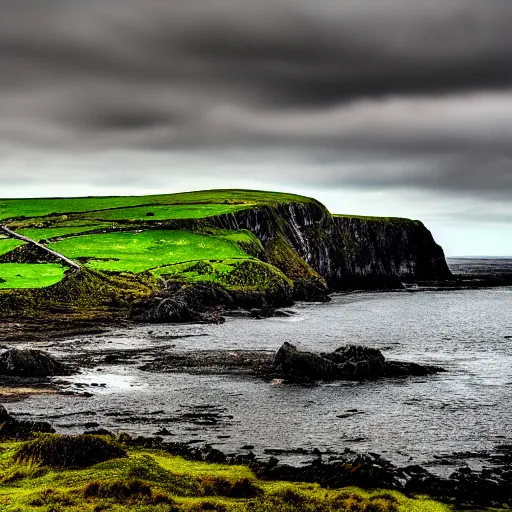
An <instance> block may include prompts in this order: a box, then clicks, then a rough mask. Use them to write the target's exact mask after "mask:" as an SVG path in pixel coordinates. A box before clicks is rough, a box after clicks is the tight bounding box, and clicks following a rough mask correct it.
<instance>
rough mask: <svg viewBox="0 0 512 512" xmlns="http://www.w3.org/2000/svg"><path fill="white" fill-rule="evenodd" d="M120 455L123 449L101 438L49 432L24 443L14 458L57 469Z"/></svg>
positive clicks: (84, 464) (121, 455)
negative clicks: (49, 433)
mask: <svg viewBox="0 0 512 512" xmlns="http://www.w3.org/2000/svg"><path fill="white" fill-rule="evenodd" d="M119 457H126V452H125V451H124V450H123V449H122V448H120V447H119V446H118V445H116V444H114V443H112V442H110V441H106V440H105V439H103V438H101V437H98V436H89V435H81V436H61V435H57V434H52V435H46V436H41V437H39V438H38V439H36V440H34V441H30V442H28V443H25V444H23V445H22V446H21V447H20V448H19V449H18V451H17V452H16V454H15V455H14V460H15V461H16V462H31V463H35V464H40V465H42V466H51V467H57V468H84V467H88V466H92V465H94V464H97V463H99V462H104V461H106V460H110V459H116V458H119Z"/></svg>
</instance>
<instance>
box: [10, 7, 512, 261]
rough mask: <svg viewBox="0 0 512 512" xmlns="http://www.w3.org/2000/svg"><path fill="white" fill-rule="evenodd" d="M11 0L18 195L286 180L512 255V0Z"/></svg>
mask: <svg viewBox="0 0 512 512" xmlns="http://www.w3.org/2000/svg"><path fill="white" fill-rule="evenodd" d="M0 7H1V13H2V15H1V17H0V197H27V196H32V197H34V196H35V197H37V196H61V195H68V196H69V195H73V196H76V195H91V194H98V195H111V194H144V193H165V192H177V191H184V190H194V189H204V188H227V187H240V188H258V189H273V190H286V191H293V192H298V193H302V194H305V195H309V196H314V197H316V198H318V199H320V200H321V201H322V202H324V203H325V204H326V205H327V206H328V207H329V209H330V210H331V211H333V212H339V213H360V214H367V215H386V216H392V215H398V216H407V217H414V218H419V219H421V220H423V221H424V222H425V223H426V224H427V226H428V227H429V228H430V229H431V230H432V231H433V233H434V235H435V237H436V239H437V241H438V242H440V243H441V244H442V245H443V246H444V248H445V250H446V253H447V254H448V255H478V254H485V255H512V201H511V200H510V199H511V198H512V65H511V62H512V38H511V36H510V30H511V28H510V27H511V26H512V2H511V1H510V0H485V1H483V0H424V1H422V2H419V1H418V0H315V1H311V0H268V1H267V0H250V1H246V0H187V1H183V0H87V1H84V0H0Z"/></svg>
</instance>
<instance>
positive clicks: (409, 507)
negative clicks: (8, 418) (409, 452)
mask: <svg viewBox="0 0 512 512" xmlns="http://www.w3.org/2000/svg"><path fill="white" fill-rule="evenodd" d="M20 444H21V443H14V442H10V443H3V444H1V445H0V451H1V454H0V511H5V512H15V511H16V512H21V511H24V512H31V511H38V512H60V511H64V510H73V511H76V512H86V511H87V512H89V511H90V512H93V511H100V510H109V511H118V512H120V511H132V510H139V511H141V512H142V511H146V512H149V511H155V512H157V511H160V512H163V511H170V510H228V511H246V510H247V511H249V510H251V511H253V512H271V511H276V512H279V511H282V512H292V511H297V510H301V511H303V512H309V511H311V512H312V511H319V510H322V511H325V512H329V511H331V510H332V511H334V510H336V511H339V512H343V511H346V512H348V511H352V512H354V511H358V510H359V511H364V510H366V511H368V512H369V511H374V512H392V511H396V512H448V511H449V510H450V508H449V507H448V506H446V505H443V504H440V503H436V502H434V501H431V500H428V499H410V498H406V497H405V496H403V495H401V494H399V493H395V492H382V491H373V492H368V491H363V490H360V489H352V488H351V489H343V490H335V489H334V490H327V489H323V488H320V487H319V486H318V485H314V484H301V483H288V482H276V481H262V480H257V479H256V477H255V476H254V475H253V473H252V472H251V471H250V470H249V468H247V467H245V466H228V465H223V464H207V463H202V462H191V461H187V460H184V459H182V458H180V457H174V456H171V455H169V454H167V453H165V452H159V451H153V450H142V449H128V457H127V458H121V459H114V460H111V461H108V462H104V463H100V464H97V465H95V466H92V467H90V468H86V469H80V470H78V469H77V470H69V469H62V470H56V469H52V468H48V467H41V466H38V465H37V464H35V463H18V462H15V461H14V459H13V455H14V453H15V452H16V450H17V449H19V447H20ZM244 479H247V480H248V481H249V482H250V488H251V489H252V490H254V489H255V488H256V491H257V492H259V495H258V496H255V497H254V496H253V497H243V494H242V496H239V497H237V498H234V497H228V495H229V494H230V492H229V491H226V489H227V488H228V489H229V488H230V487H231V486H232V484H233V483H236V482H241V481H243V480H244ZM134 480H136V481H138V482H139V483H140V482H142V483H143V484H144V485H145V486H147V487H146V490H147V489H148V488H149V489H150V494H148V493H147V492H146V496H143V495H141V494H138V495H137V494H134V495H132V496H128V497H126V496H125V497H122V496H120V495H119V494H116V493H112V496H110V497H101V498H98V497H85V496H84V490H85V489H86V487H87V486H88V484H90V483H91V482H93V481H94V482H97V483H98V484H100V485H101V484H103V485H104V484H105V483H106V484H107V486H106V487H108V484H109V483H110V484H112V482H122V483H124V485H126V484H130V483H131V482H134ZM226 484H227V485H226ZM110 488H112V486H111V485H110ZM258 490H259V491H258ZM246 494H248V493H246ZM158 501H160V502H161V503H156V502H158ZM206 504H210V508H208V505H206ZM335 504H336V506H334V505H335ZM222 507H224V508H222Z"/></svg>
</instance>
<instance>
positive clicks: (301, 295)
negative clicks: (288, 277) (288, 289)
mask: <svg viewBox="0 0 512 512" xmlns="http://www.w3.org/2000/svg"><path fill="white" fill-rule="evenodd" d="M293 298H294V300H300V301H305V302H330V301H331V298H330V297H329V290H328V288H327V286H326V285H325V282H322V281H321V280H320V279H314V278H311V279H297V280H295V281H294V283H293Z"/></svg>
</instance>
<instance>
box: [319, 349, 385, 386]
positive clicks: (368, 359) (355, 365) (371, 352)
mask: <svg viewBox="0 0 512 512" xmlns="http://www.w3.org/2000/svg"><path fill="white" fill-rule="evenodd" d="M323 355H324V357H325V358H326V359H329V360H330V361H332V362H333V363H335V364H337V365H338V366H339V367H340V370H341V371H342V373H343V374H344V375H345V378H347V379H355V380H364V379H375V378H378V377H383V376H384V375H385V374H386V360H385V358H384V356H383V355H382V352H381V351H380V350H377V349H376V348H368V347H361V346H360V345H347V346H344V347H340V348H338V349H336V350H335V351H334V352H331V353H330V354H323Z"/></svg>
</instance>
